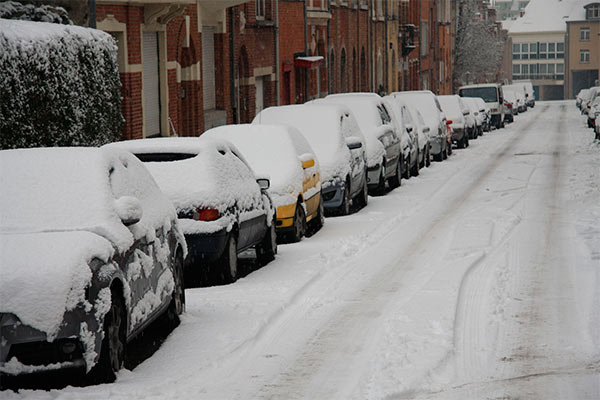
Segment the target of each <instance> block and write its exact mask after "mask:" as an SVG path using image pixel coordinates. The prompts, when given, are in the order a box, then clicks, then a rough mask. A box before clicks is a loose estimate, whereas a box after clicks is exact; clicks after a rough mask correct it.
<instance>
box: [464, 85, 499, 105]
mask: <svg viewBox="0 0 600 400" xmlns="http://www.w3.org/2000/svg"><path fill="white" fill-rule="evenodd" d="M458 94H459V95H460V97H481V98H482V99H483V101H485V102H486V103H494V102H497V101H498V91H497V90H496V88H495V87H481V88H465V89H460V91H459V93H458Z"/></svg>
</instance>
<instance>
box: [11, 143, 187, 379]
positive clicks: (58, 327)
mask: <svg viewBox="0 0 600 400" xmlns="http://www.w3.org/2000/svg"><path fill="white" fill-rule="evenodd" d="M0 170H2V174H1V175H0V182H1V185H2V190H3V195H2V196H0V234H1V236H2V240H1V241H0V276H1V277H2V278H1V279H0V324H1V326H0V327H1V329H0V335H1V338H0V342H1V344H0V349H1V351H0V374H2V375H6V376H14V375H21V374H29V373H38V372H43V371H49V370H57V369H65V370H66V369H81V370H83V371H85V372H86V373H87V375H88V378H89V379H90V380H91V381H92V382H96V383H99V382H110V381H113V380H114V379H115V373H116V372H117V371H118V370H119V369H120V368H121V367H122V365H123V361H124V358H125V354H126V351H127V343H128V342H129V341H131V339H132V338H134V337H135V336H136V335H138V334H140V333H141V332H143V331H144V329H145V328H146V327H147V326H148V325H149V324H150V323H151V322H153V321H155V320H157V319H158V318H160V317H165V321H167V322H169V323H170V324H173V325H174V324H176V323H178V321H179V317H178V315H179V314H181V313H182V312H183V310H184V305H185V292H184V283H183V258H184V257H185V255H186V245H185V240H184V237H183V234H182V232H181V231H180V229H179V225H178V222H177V214H176V212H175V209H174V207H173V205H172V203H171V202H170V201H169V199H167V198H166V197H165V196H164V195H163V193H162V192H161V191H160V190H159V188H158V186H157V185H156V183H155V182H154V180H153V179H152V177H151V176H150V174H149V173H148V171H147V170H146V168H144V166H143V165H142V163H141V162H140V161H139V160H137V159H136V158H135V157H134V156H133V155H132V154H130V153H127V152H124V151H119V150H116V149H107V148H44V149H39V148H38V149H21V150H4V151H0Z"/></svg>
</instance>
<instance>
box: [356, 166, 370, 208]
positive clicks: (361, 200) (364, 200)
mask: <svg viewBox="0 0 600 400" xmlns="http://www.w3.org/2000/svg"><path fill="white" fill-rule="evenodd" d="M366 174H367V172H366V171H365V176H366ZM355 200H356V205H357V206H358V208H359V209H360V208H364V207H366V206H367V204H369V187H368V185H367V180H366V179H364V180H363V188H362V189H361V191H360V193H358V195H357V196H356V197H355Z"/></svg>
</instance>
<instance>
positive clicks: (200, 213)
mask: <svg viewBox="0 0 600 400" xmlns="http://www.w3.org/2000/svg"><path fill="white" fill-rule="evenodd" d="M192 218H194V219H195V220H196V221H214V220H216V219H218V218H219V210H215V209H214V208H203V207H198V208H196V210H194V215H193V216H192Z"/></svg>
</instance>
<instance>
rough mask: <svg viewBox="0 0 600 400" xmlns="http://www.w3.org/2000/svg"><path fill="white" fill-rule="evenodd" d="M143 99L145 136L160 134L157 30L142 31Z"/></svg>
mask: <svg viewBox="0 0 600 400" xmlns="http://www.w3.org/2000/svg"><path fill="white" fill-rule="evenodd" d="M143 51H144V56H143V66H144V68H143V71H144V72H143V73H144V77H143V86H142V90H143V101H144V127H145V130H146V137H152V136H160V134H161V131H160V127H161V116H160V113H161V104H160V65H159V62H158V32H144V49H143Z"/></svg>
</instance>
